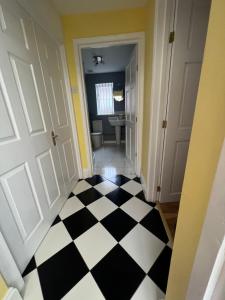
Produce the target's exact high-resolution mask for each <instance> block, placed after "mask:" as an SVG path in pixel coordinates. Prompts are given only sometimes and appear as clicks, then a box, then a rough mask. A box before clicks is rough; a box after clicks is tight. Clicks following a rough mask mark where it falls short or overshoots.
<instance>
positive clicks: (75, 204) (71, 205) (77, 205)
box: [59, 196, 84, 220]
mask: <svg viewBox="0 0 225 300" xmlns="http://www.w3.org/2000/svg"><path fill="white" fill-rule="evenodd" d="M83 207H84V204H83V203H82V202H81V201H80V200H79V199H78V198H77V197H76V196H74V197H71V198H69V199H68V200H67V201H66V203H65V204H64V206H63V208H62V210H61V212H60V213H59V216H60V218H61V219H62V220H64V219H65V218H67V217H69V216H71V215H72V214H74V213H75V212H77V211H78V210H80V209H81V208H83Z"/></svg>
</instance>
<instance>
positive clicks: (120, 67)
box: [82, 45, 135, 74]
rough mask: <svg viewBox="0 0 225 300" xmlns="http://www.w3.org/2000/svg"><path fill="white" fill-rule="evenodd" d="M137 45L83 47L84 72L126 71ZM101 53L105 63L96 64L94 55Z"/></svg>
mask: <svg viewBox="0 0 225 300" xmlns="http://www.w3.org/2000/svg"><path fill="white" fill-rule="evenodd" d="M134 47H135V45H123V46H111V47H105V48H85V49H82V60H83V66H84V72H85V73H86V74H93V73H110V72H118V71H124V70H125V67H126V66H127V65H128V63H129V59H130V56H131V53H132V50H133V49H134ZM95 55H100V56H102V57H103V61H104V64H99V65H97V66H96V65H95V64H94V63H93V56H95Z"/></svg>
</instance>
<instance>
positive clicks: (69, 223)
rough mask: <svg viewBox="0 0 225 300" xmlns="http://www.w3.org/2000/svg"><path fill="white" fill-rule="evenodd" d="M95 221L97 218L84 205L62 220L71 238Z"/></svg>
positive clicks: (74, 237)
mask: <svg viewBox="0 0 225 300" xmlns="http://www.w3.org/2000/svg"><path fill="white" fill-rule="evenodd" d="M97 222H98V220H97V219H96V218H95V217H94V216H93V215H92V213H91V212H90V211H89V210H88V209H87V208H86V207H84V208H82V209H81V210H79V211H78V212H76V213H75V214H73V215H71V216H69V217H68V218H66V219H64V220H63V223H64V225H65V226H66V229H67V230H68V232H69V234H70V235H71V237H72V239H73V240H74V239H76V238H77V237H78V236H79V235H81V234H82V233H84V232H85V231H86V230H88V229H89V228H91V227H92V226H93V225H95V224H96V223H97Z"/></svg>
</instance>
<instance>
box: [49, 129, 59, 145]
mask: <svg viewBox="0 0 225 300" xmlns="http://www.w3.org/2000/svg"><path fill="white" fill-rule="evenodd" d="M51 136H52V142H53V145H54V146H56V139H57V137H58V135H57V134H55V133H54V131H52V133H51Z"/></svg>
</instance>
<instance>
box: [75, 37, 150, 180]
mask: <svg viewBox="0 0 225 300" xmlns="http://www.w3.org/2000/svg"><path fill="white" fill-rule="evenodd" d="M75 53H76V58H77V61H78V62H79V63H78V69H77V71H78V81H79V88H80V90H79V92H80V97H81V105H82V110H83V111H82V113H83V118H84V127H85V132H84V133H85V134H84V137H85V142H86V147H87V150H88V162H89V167H88V169H87V170H84V172H83V173H84V177H86V176H91V175H92V174H100V175H104V176H106V177H109V176H114V175H116V174H125V175H128V176H129V175H130V176H134V175H136V174H137V175H140V166H141V148H142V147H141V145H142V117H141V116H142V109H143V108H142V107H143V88H144V85H143V78H144V68H143V66H144V55H143V53H144V35H143V33H134V34H126V35H117V36H106V37H98V38H87V39H80V40H75ZM139 116H140V118H139Z"/></svg>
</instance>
